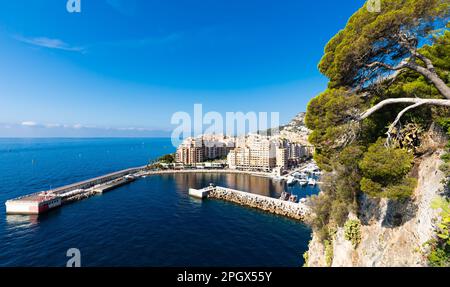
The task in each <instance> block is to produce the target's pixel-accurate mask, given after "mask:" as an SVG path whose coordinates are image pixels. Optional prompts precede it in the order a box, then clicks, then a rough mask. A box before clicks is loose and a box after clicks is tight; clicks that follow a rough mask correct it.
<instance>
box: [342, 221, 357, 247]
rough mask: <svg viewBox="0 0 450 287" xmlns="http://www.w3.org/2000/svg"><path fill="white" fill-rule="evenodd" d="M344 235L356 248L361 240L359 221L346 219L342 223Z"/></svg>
mask: <svg viewBox="0 0 450 287" xmlns="http://www.w3.org/2000/svg"><path fill="white" fill-rule="evenodd" d="M344 236H345V239H346V240H348V241H350V242H351V243H352V244H353V247H354V248H356V247H357V246H358V244H359V243H360V242H361V222H360V221H359V220H356V219H349V220H347V222H346V223H345V225H344Z"/></svg>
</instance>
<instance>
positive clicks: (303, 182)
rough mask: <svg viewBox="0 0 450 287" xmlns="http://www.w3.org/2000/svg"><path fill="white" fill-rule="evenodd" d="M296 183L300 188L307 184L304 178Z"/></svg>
mask: <svg viewBox="0 0 450 287" xmlns="http://www.w3.org/2000/svg"><path fill="white" fill-rule="evenodd" d="M298 182H299V183H300V185H301V186H305V185H307V184H308V181H307V180H306V179H304V178H302V179H300V180H299V181H298Z"/></svg>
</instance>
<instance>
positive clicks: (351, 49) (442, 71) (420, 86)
mask: <svg viewBox="0 0 450 287" xmlns="http://www.w3.org/2000/svg"><path fill="white" fill-rule="evenodd" d="M449 8H450V2H449V1H448V0H383V1H382V12H381V13H370V12H368V10H367V7H366V5H365V6H364V7H362V8H361V9H360V10H359V11H357V12H356V13H355V14H354V15H353V16H352V17H351V18H350V19H349V21H348V23H347V25H346V27H345V29H343V30H341V31H340V32H339V33H338V34H336V36H335V37H333V38H332V39H331V40H330V42H329V43H328V44H327V46H326V48H325V54H324V56H323V58H322V60H321V62H320V64H319V69H320V71H321V72H322V73H323V74H324V75H326V76H327V77H328V78H329V79H330V81H329V88H328V89H327V90H326V91H324V92H323V93H321V94H320V95H318V96H317V97H316V98H314V99H312V100H311V101H310V103H309V105H308V109H307V114H306V118H305V121H306V125H307V126H308V128H310V129H311V130H312V133H311V135H310V137H309V141H310V142H311V143H312V144H313V145H314V146H315V148H316V152H315V155H314V159H315V160H316V162H317V163H318V165H319V167H320V168H321V169H322V170H324V171H328V172H329V173H327V174H326V176H323V178H322V179H321V181H322V182H323V183H324V184H323V185H322V186H321V189H322V191H323V192H322V193H321V194H320V195H318V196H313V197H312V202H313V204H312V210H313V212H314V214H315V215H316V217H315V219H314V220H313V223H312V227H313V229H314V231H315V233H316V234H317V235H318V236H319V239H320V240H322V242H325V240H329V241H331V240H332V234H333V232H332V230H333V226H344V225H345V223H346V221H347V219H348V214H349V212H353V213H355V214H357V211H358V200H357V198H358V195H359V194H360V193H361V192H364V193H366V194H368V195H369V196H371V197H378V198H379V197H383V198H389V199H394V200H398V199H403V198H407V197H409V196H411V194H412V192H413V191H414V189H415V187H416V185H417V180H416V179H414V178H412V177H410V173H411V170H412V166H413V158H414V155H415V154H420V151H417V150H416V147H417V146H420V138H418V137H419V136H421V134H420V132H419V131H421V130H427V129H428V127H429V126H430V125H431V123H432V122H433V121H436V120H437V118H439V117H448V114H449V111H450V109H449V108H443V107H440V108H438V107H430V106H423V107H418V108H416V109H414V112H412V111H411V112H408V113H406V114H405V115H403V117H402V121H401V124H402V129H400V131H399V134H402V133H405V134H406V137H403V138H399V139H397V147H396V148H394V147H391V148H386V147H385V146H384V143H385V139H383V137H385V134H386V131H387V127H388V126H389V125H390V124H391V123H392V122H393V120H394V119H395V117H396V116H397V114H398V113H399V112H400V111H401V110H403V109H404V108H405V107H406V106H405V105H390V106H388V107H385V108H383V109H381V110H379V111H377V112H376V113H375V114H373V115H372V116H370V117H369V118H367V119H365V120H363V121H362V122H359V123H358V124H356V125H353V126H352V123H353V124H354V123H355V121H354V119H355V118H357V117H358V115H360V114H361V113H362V112H363V111H365V110H367V109H368V108H370V107H372V106H374V105H376V104H377V103H379V102H381V101H383V100H385V99H387V98H403V97H420V98H441V97H442V96H441V95H440V94H439V92H438V91H437V89H436V88H435V87H434V86H433V85H432V84H430V82H429V81H428V80H427V79H425V78H424V77H423V76H422V75H420V74H418V73H417V72H415V71H411V70H406V71H403V72H402V73H400V75H399V76H398V77H397V78H396V80H395V81H394V82H389V85H387V84H380V85H372V84H373V83H374V81H377V80H378V79H379V78H378V77H379V76H380V75H385V73H386V70H385V69H383V68H380V67H377V69H375V70H374V69H371V68H370V67H368V64H370V63H372V62H373V61H380V62H385V63H388V64H392V65H395V63H398V62H399V61H400V60H401V59H405V58H408V57H410V55H409V53H410V52H409V51H407V50H406V49H405V48H404V47H401V46H400V45H399V44H398V38H396V37H397V36H398V32H399V31H402V32H408V33H410V34H411V35H415V36H417V38H419V39H424V38H427V39H428V40H431V41H428V40H427V41H424V42H427V43H430V45H425V46H423V47H422V48H420V49H419V52H420V53H422V54H423V55H425V56H426V57H428V58H429V59H430V60H431V61H432V62H433V64H434V66H435V68H436V72H437V73H438V75H439V76H440V78H441V79H443V80H444V81H445V82H446V83H447V84H448V85H450V72H449V71H450V32H449V31H445V30H443V29H440V28H443V25H445V23H444V22H445V21H448V19H449V18H448V17H449V15H450V13H449V11H450V9H449ZM442 23H444V24H442ZM447 26H448V28H450V25H447ZM431 28H437V29H440V30H434V31H433V29H431ZM435 32H438V33H436V35H439V36H435V37H432V36H431V35H432V34H433V33H435ZM416 61H417V63H418V64H419V65H424V63H422V62H421V61H420V60H419V59H416ZM361 86H364V87H369V88H371V93H370V94H369V95H364V96H363V95H356V94H355V93H354V92H353V91H354V90H355V89H354V88H359V87H361ZM447 125H448V126H447V128H448V127H450V119H449V120H448V123H447ZM355 126H356V127H355ZM410 127H411V129H408V128H410ZM405 130H406V131H405ZM416 131H417V132H416ZM449 132H450V130H449ZM348 134H350V135H352V136H353V137H352V140H351V141H346V137H345V136H346V135H348ZM411 134H414V136H413V137H409V135H411ZM343 143H344V144H343ZM449 148H450V144H449ZM449 151H450V150H449ZM449 157H450V156H449V155H444V157H443V159H444V161H446V163H445V164H444V166H443V167H442V169H443V170H444V169H445V171H446V172H447V174H448V175H449V176H450V162H448V158H449Z"/></svg>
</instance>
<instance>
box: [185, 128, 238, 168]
mask: <svg viewBox="0 0 450 287" xmlns="http://www.w3.org/2000/svg"><path fill="white" fill-rule="evenodd" d="M232 149H234V141H233V140H232V139H230V138H228V137H224V136H215V135H207V136H201V137H198V138H187V139H186V140H184V141H183V143H182V144H181V145H180V146H179V147H178V149H177V153H176V161H177V162H180V163H183V164H186V165H195V164H197V163H202V162H205V161H206V160H211V159H220V158H225V157H226V156H227V155H228V153H229V151H230V150H232Z"/></svg>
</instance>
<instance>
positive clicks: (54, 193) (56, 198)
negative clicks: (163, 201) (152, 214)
mask: <svg viewBox="0 0 450 287" xmlns="http://www.w3.org/2000/svg"><path fill="white" fill-rule="evenodd" d="M144 168H145V167H136V168H130V169H125V170H121V171H118V172H114V173H110V174H107V175H104V176H100V177H96V178H93V179H89V180H84V181H81V182H77V183H74V184H70V185H66V186H62V187H59V188H56V189H52V190H48V191H42V192H38V193H34V194H30V195H25V196H21V197H18V198H15V199H11V200H8V201H6V203H5V205H6V213H7V214H24V215H30V214H32V215H38V214H42V213H45V212H48V211H50V210H52V209H55V208H58V207H60V206H62V205H64V204H67V203H70V202H74V201H78V200H82V199H85V198H88V197H91V196H93V195H96V194H102V193H104V192H107V191H110V190H112V189H114V188H117V187H119V186H122V185H124V184H127V183H129V182H131V181H134V180H135V174H138V173H139V172H141V171H142V170H144Z"/></svg>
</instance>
